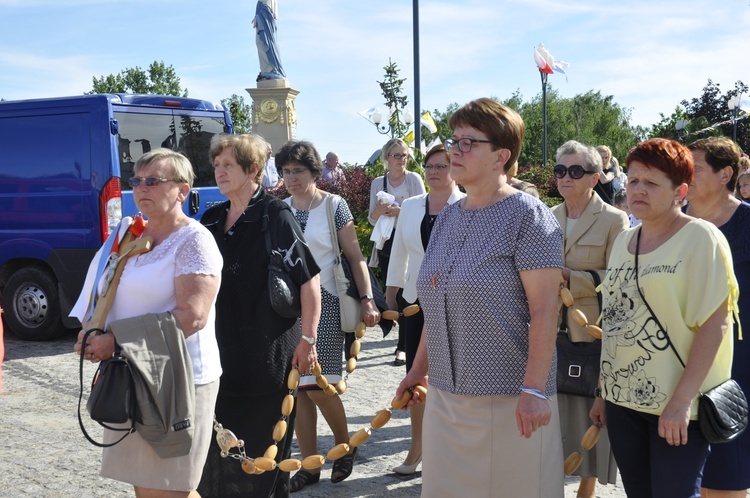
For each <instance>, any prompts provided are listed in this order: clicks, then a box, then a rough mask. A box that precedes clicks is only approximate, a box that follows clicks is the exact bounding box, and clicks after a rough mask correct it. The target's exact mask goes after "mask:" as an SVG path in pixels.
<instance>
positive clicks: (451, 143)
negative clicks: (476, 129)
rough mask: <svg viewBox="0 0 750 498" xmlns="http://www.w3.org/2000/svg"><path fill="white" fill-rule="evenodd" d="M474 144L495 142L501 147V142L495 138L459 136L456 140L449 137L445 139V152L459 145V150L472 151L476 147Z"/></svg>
mask: <svg viewBox="0 0 750 498" xmlns="http://www.w3.org/2000/svg"><path fill="white" fill-rule="evenodd" d="M474 144H493V145H497V146H498V147H500V144H498V143H497V142H495V141H493V140H477V139H475V138H459V139H458V140H455V139H453V138H449V139H448V140H446V141H445V152H450V151H451V149H453V147H458V150H460V151H461V152H463V153H464V154H468V153H469V152H471V148H472V147H474Z"/></svg>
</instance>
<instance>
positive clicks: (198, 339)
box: [71, 149, 222, 498]
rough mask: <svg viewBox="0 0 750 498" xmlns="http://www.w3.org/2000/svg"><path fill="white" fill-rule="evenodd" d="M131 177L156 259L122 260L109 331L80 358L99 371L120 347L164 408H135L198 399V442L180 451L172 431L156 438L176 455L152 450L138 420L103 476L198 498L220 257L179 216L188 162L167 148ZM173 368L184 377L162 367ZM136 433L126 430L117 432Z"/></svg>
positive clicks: (109, 433) (84, 295) (84, 304)
mask: <svg viewBox="0 0 750 498" xmlns="http://www.w3.org/2000/svg"><path fill="white" fill-rule="evenodd" d="M134 174H135V175H136V176H134V177H132V178H130V185H131V186H132V187H133V198H134V200H135V203H136V206H137V207H138V209H139V210H140V212H141V213H143V215H144V216H146V217H147V218H148V224H147V226H146V228H145V229H144V230H143V232H142V234H138V235H140V236H141V237H146V236H150V237H153V243H152V248H151V251H150V252H147V253H145V254H140V255H138V256H137V257H131V258H129V259H128V260H127V261H126V263H125V267H124V270H123V272H122V276H121V278H120V281H119V284H118V285H117V289H116V294H115V297H114V300H113V303H112V307H111V309H110V311H109V314H108V315H107V327H105V329H107V331H108V332H107V333H104V334H101V335H97V336H89V337H88V339H87V341H86V344H85V346H83V348H82V345H81V342H80V341H81V340H82V339H83V337H82V336H83V331H81V335H79V337H78V341H79V342H78V343H76V345H75V348H74V349H75V351H76V352H78V353H79V354H83V355H84V358H85V359H87V360H90V361H92V362H99V361H101V360H104V359H106V358H111V357H112V355H113V353H114V350H115V338H116V339H117V344H118V345H119V346H120V347H121V348H122V352H123V355H124V356H125V357H126V358H128V360H129V361H130V362H131V364H132V365H134V368H135V369H137V371H138V372H142V377H143V378H144V379H145V380H144V381H143V382H146V383H150V384H151V385H152V387H153V389H158V390H159V393H160V397H159V399H158V400H143V399H141V400H139V404H141V405H146V404H148V403H151V404H154V405H155V407H154V410H160V413H167V412H168V411H169V409H173V408H177V407H180V406H184V405H186V404H190V403H191V400H194V403H193V405H194V406H193V410H192V412H193V413H194V417H193V419H192V420H190V425H191V427H192V429H193V431H194V433H193V437H192V443H191V444H187V447H186V448H184V450H183V449H181V448H179V445H178V444H174V438H173V435H174V433H175V432H176V431H172V427H171V426H170V427H169V429H168V430H167V433H164V434H157V435H156V438H157V439H158V438H163V440H171V441H172V442H173V445H172V446H171V447H165V446H164V445H160V446H159V445H158V443H153V444H152V443H151V442H150V441H153V438H149V436H148V434H151V435H153V431H154V426H153V421H152V423H151V424H148V426H147V427H143V426H141V425H139V424H141V423H143V422H146V423H147V421H138V424H136V431H135V432H133V433H132V434H129V435H128V436H127V437H125V438H124V439H123V440H122V441H121V442H119V443H117V444H115V445H114V446H111V447H108V448H104V450H103V453H102V466H101V471H100V474H101V476H102V477H106V478H109V479H114V480H117V481H122V482H126V483H130V484H132V485H133V487H134V488H135V495H136V496H139V497H153V496H159V497H166V498H178V497H181V498H199V497H200V496H201V495H200V494H198V492H197V491H196V488H197V487H198V483H199V481H200V479H201V473H202V472H203V464H204V462H205V461H206V455H207V453H208V448H209V444H210V443H211V441H212V440H213V413H214V404H215V402H216V396H217V393H218V390H219V377H220V376H221V373H222V366H221V364H220V361H219V349H218V346H217V341H216V335H215V329H214V318H215V314H214V313H215V312H214V303H215V301H216V294H217V291H218V289H219V282H220V278H221V271H222V259H221V254H220V253H219V249H218V248H217V247H216V242H214V240H213V237H211V234H210V233H209V232H208V230H206V229H205V228H204V227H203V226H202V225H201V224H200V223H198V222H197V221H195V220H193V219H191V218H189V217H188V216H187V215H185V213H184V212H183V211H182V204H183V203H184V202H185V200H186V199H187V198H188V195H189V193H190V187H191V186H192V184H193V180H194V178H195V175H194V173H193V167H192V165H191V164H190V161H188V159H187V158H186V157H185V156H183V155H182V154H179V153H177V152H173V151H171V150H168V149H155V150H152V151H151V152H148V153H146V154H144V155H143V156H141V157H140V158H139V159H138V160H137V161H136V163H135V167H134ZM125 221H127V222H128V223H125ZM131 221H132V220H131V219H130V218H125V219H124V220H123V222H124V223H123V227H122V230H121V231H122V232H124V229H125V228H126V227H130V226H131V225H130V222H131ZM118 235H122V234H118V233H113V234H112V235H111V236H110V237H117V236H118ZM134 235H135V232H134ZM118 240H119V239H118ZM111 242H112V243H114V239H112V240H111ZM104 247H109V244H105V246H104ZM107 256H108V255H107V254H105V253H104V251H103V250H100V251H99V252H98V253H97V255H96V256H95V259H94V261H92V263H91V266H90V268H89V274H88V275H87V276H86V283H85V284H84V288H83V291H82V292H81V295H80V297H79V298H78V302H77V303H76V305H75V306H74V308H73V310H72V312H71V315H72V316H75V317H77V318H78V319H79V320H81V323H82V324H83V330H87V329H88V323H89V320H90V319H91V314H90V313H91V312H92V311H93V303H92V302H91V301H92V300H91V296H92V294H94V293H93V292H92V290H93V289H94V288H96V289H97V292H98V293H101V292H103V290H102V289H104V288H105V284H104V282H105V281H106V274H107V272H103V274H101V275H98V276H97V269H98V268H99V264H98V263H99V261H100V260H101V258H102V257H104V258H106V257H107ZM97 277H99V279H98V280H97ZM134 319H135V320H136V321H135V325H134ZM144 324H147V326H145V327H144ZM112 331H114V332H112ZM183 337H184V339H183ZM146 344H147V345H148V348H147V346H146ZM165 351H167V352H168V354H167V353H166V352H165ZM177 363H180V364H181V369H177V368H171V367H168V368H164V369H161V368H158V367H159V366H161V367H164V366H167V365H173V364H177ZM185 369H186V370H187V372H184V370H185ZM165 372H166V374H168V376H166V375H164V373H165ZM173 377H174V378H182V379H189V380H191V381H192V383H193V385H194V389H193V390H192V392H186V391H184V390H180V389H179V383H174V382H169V380H170V379H171V378H173ZM137 382H138V381H137ZM162 382H163V384H162ZM168 386H171V387H172V389H169V388H168ZM148 387H149V386H148V385H147V386H146V388H148ZM162 387H163V389H162ZM170 394H171V396H170ZM165 405H166V406H165ZM189 413H190V412H189ZM165 422H167V423H168V424H170V422H169V421H166V420H165ZM172 422H175V421H172ZM180 422H182V420H180ZM157 425H158V423H157ZM130 426H131V424H130V422H128V423H127V424H123V425H117V424H115V428H117V429H120V428H123V427H124V428H130ZM186 433H188V431H185V432H183V433H182V434H186ZM122 434H123V433H122V432H118V431H113V430H110V429H109V428H106V429H104V443H105V444H111V443H114V442H116V441H117V440H118V439H120V438H121V437H122ZM147 438H148V439H147ZM188 443H190V441H189V440H188ZM204 496H205V495H204Z"/></svg>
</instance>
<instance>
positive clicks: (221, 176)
mask: <svg viewBox="0 0 750 498" xmlns="http://www.w3.org/2000/svg"><path fill="white" fill-rule="evenodd" d="M256 173H257V169H256V168H255V167H253V168H251V169H250V171H249V172H247V173H245V172H244V171H243V170H242V166H240V164H239V163H238V162H237V158H236V157H235V155H234V148H233V147H227V148H226V149H224V150H222V151H221V153H220V154H219V155H218V156H216V158H215V159H214V178H215V179H216V185H217V186H218V187H219V192H221V193H222V194H224V195H226V196H230V195H232V194H236V193H238V192H240V191H241V190H242V189H243V188H244V187H245V186H246V185H247V184H248V183H250V182H252V181H253V180H252V179H253V178H254V177H255V174H256Z"/></svg>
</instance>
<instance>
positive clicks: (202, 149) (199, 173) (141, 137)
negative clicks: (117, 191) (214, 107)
mask: <svg viewBox="0 0 750 498" xmlns="http://www.w3.org/2000/svg"><path fill="white" fill-rule="evenodd" d="M114 115H115V119H117V122H118V125H119V127H118V130H119V132H118V134H117V138H118V149H119V154H120V172H121V175H122V176H121V183H122V190H132V188H131V187H130V185H129V184H128V178H130V177H131V176H133V166H134V165H135V161H136V160H137V159H138V158H139V157H140V156H141V155H143V154H145V153H146V152H149V151H151V150H153V149H157V148H159V147H165V148H167V149H172V150H175V151H177V152H180V153H182V154H184V155H185V156H187V158H188V159H190V163H191V164H192V165H193V170H194V171H195V182H194V183H193V187H213V186H216V181H215V180H214V171H213V167H212V165H211V162H210V161H209V158H208V150H209V147H210V144H211V137H213V136H214V135H215V134H217V133H222V132H223V131H224V126H225V122H224V118H223V115H221V114H218V117H209V116H197V115H195V114H188V113H185V114H181V113H179V111H175V112H174V114H171V113H170V114H153V113H148V114H141V113H135V112H115V113H114Z"/></svg>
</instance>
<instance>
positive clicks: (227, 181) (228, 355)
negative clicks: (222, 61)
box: [199, 134, 320, 498]
mask: <svg viewBox="0 0 750 498" xmlns="http://www.w3.org/2000/svg"><path fill="white" fill-rule="evenodd" d="M267 154H268V146H267V143H266V141H265V140H264V139H263V138H261V137H260V136H258V135H225V134H219V135H215V136H214V137H213V138H212V139H211V147H210V149H209V157H210V158H211V161H212V162H213V165H214V176H215V177H216V185H218V187H219V190H220V191H221V193H222V194H224V195H226V196H227V197H228V198H229V200H227V201H226V202H223V203H221V204H218V205H216V206H213V207H212V208H210V209H209V210H207V211H206V213H205V214H204V215H203V218H202V219H201V223H203V224H204V225H205V226H206V227H207V228H208V230H209V231H210V232H211V233H212V234H213V237H214V239H215V240H216V243H217V244H218V246H219V250H220V251H221V254H222V256H223V257H224V270H223V272H222V280H221V289H220V290H219V297H218V299H217V301H216V337H217V339H218V341H219V352H220V355H221V366H222V368H223V369H224V373H223V375H222V377H221V388H220V389H219V397H218V399H217V402H216V420H217V422H219V423H220V424H222V426H223V428H224V429H227V430H230V431H232V432H233V433H234V434H235V435H236V436H237V438H239V439H242V440H243V441H244V442H245V447H244V450H245V452H246V454H247V456H248V457H251V458H254V457H256V456H259V455H263V454H264V453H265V451H266V449H267V448H268V447H269V446H271V445H272V444H273V443H274V440H273V437H272V436H273V427H274V425H275V424H276V423H277V422H278V420H279V418H280V407H281V403H282V401H283V400H284V397H285V396H286V395H287V394H289V389H288V388H287V378H288V376H289V372H290V371H291V369H292V368H297V369H299V371H300V372H304V373H308V372H310V371H311V369H312V367H313V365H315V362H316V361H317V356H318V353H317V348H316V345H315V342H316V337H317V331H318V320H319V319H320V278H319V276H318V274H319V272H320V270H319V268H318V265H317V263H316V262H315V258H314V257H313V254H312V252H311V251H310V248H309V247H308V245H307V243H306V242H305V236H304V235H303V233H302V230H301V229H300V226H299V223H297V221H296V220H295V219H294V214H293V213H292V211H291V210H290V209H289V206H287V205H286V204H284V202H283V201H281V200H279V199H277V198H276V197H273V196H272V195H270V194H269V193H268V192H266V190H265V189H264V188H263V187H262V186H261V179H262V178H263V173H264V167H265V164H266V160H267ZM266 234H268V235H269V236H270V240H271V244H272V245H271V248H272V250H275V251H277V252H280V253H282V254H284V261H285V262H286V263H287V264H286V265H285V267H286V268H285V269H286V272H287V274H288V275H289V276H290V278H291V279H292V280H293V281H294V283H296V284H297V287H298V288H299V296H300V301H301V305H302V306H301V307H302V316H301V317H300V318H294V317H293V318H287V317H283V316H281V315H279V314H277V313H276V311H274V309H273V307H272V306H271V298H270V295H269V288H268V265H269V261H270V257H269V254H268V250H267V248H266V237H265V236H266ZM296 413H297V410H294V411H292V413H291V415H290V416H289V418H288V420H287V423H288V427H287V430H286V433H285V436H284V438H283V439H282V440H281V441H279V443H278V445H277V446H278V454H277V455H276V461H277V462H280V461H281V460H284V459H287V458H289V457H290V455H291V452H292V439H293V436H292V434H293V433H294V424H295V416H296ZM220 451H221V450H220V448H219V446H218V444H217V443H213V444H211V447H210V450H209V455H208V460H207V462H206V466H205V469H204V471H203V477H202V479H201V484H200V487H199V490H200V492H201V493H202V494H203V496H221V497H238V498H239V497H259V498H260V497H263V498H266V497H269V496H273V497H285V496H289V473H288V472H281V471H280V470H279V469H275V470H273V471H266V472H263V473H261V474H248V473H246V472H245V471H244V470H243V466H242V465H240V462H238V461H236V460H233V459H231V458H222V456H221V453H220Z"/></svg>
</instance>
